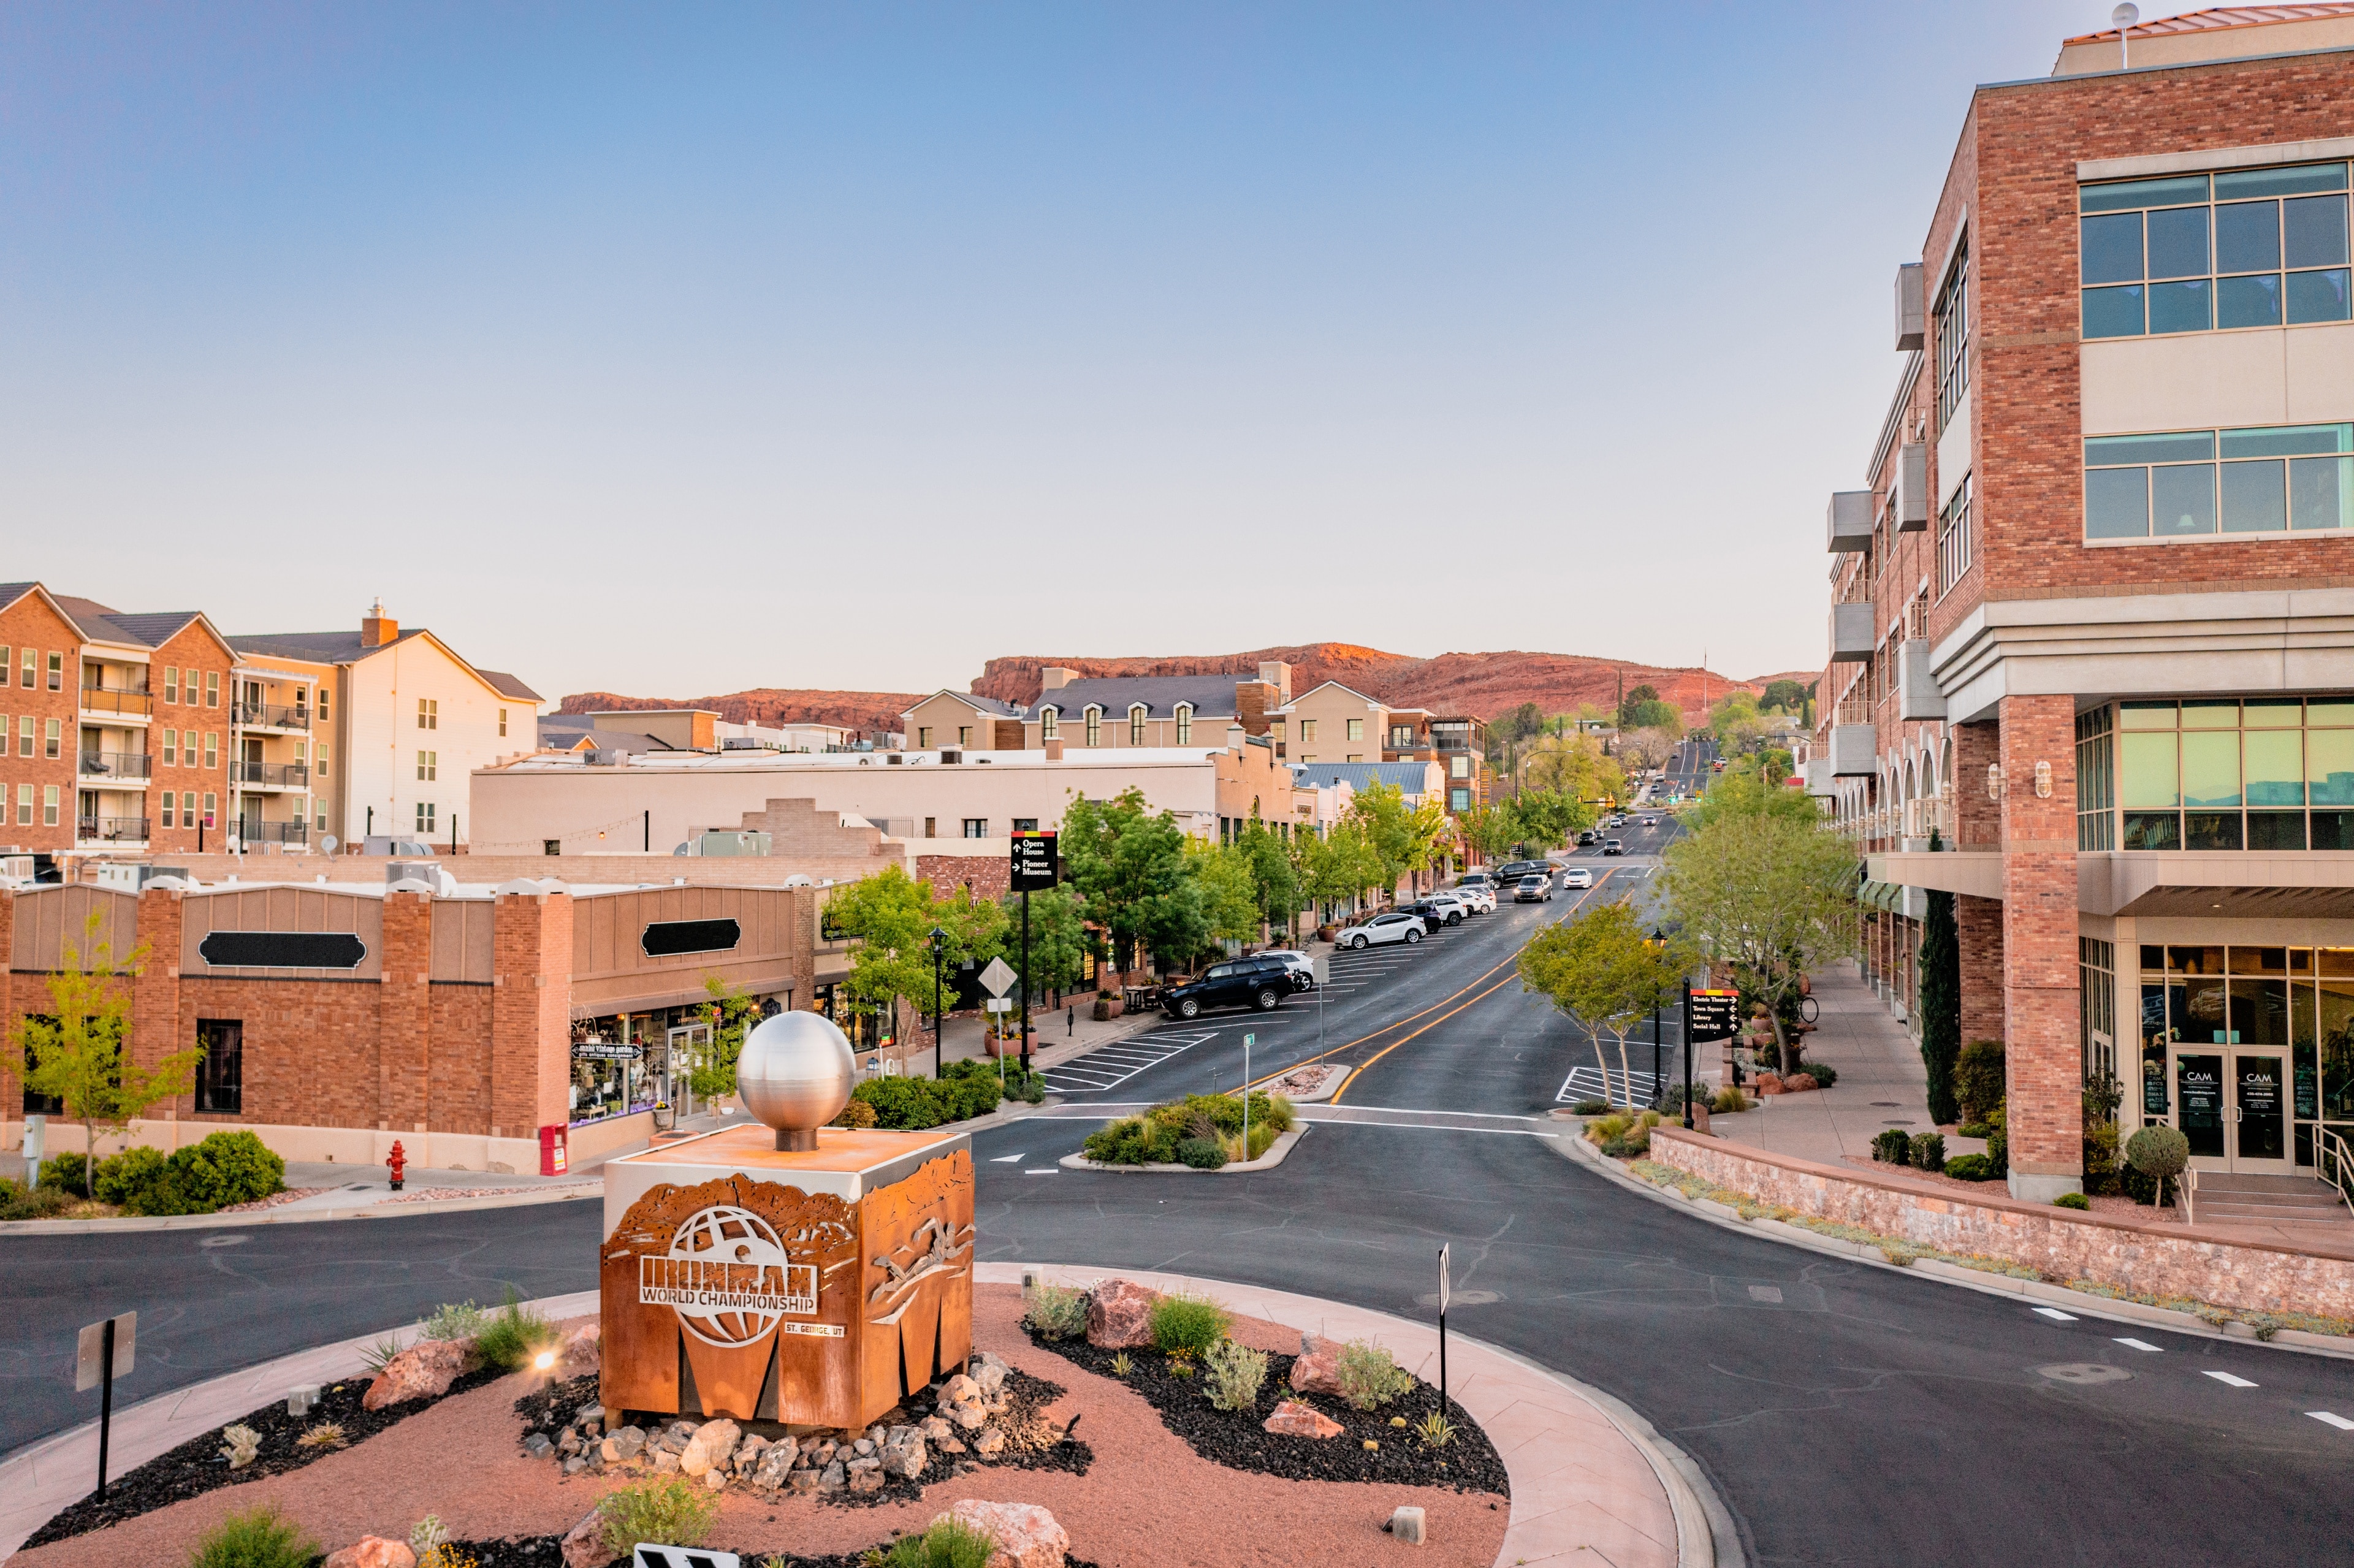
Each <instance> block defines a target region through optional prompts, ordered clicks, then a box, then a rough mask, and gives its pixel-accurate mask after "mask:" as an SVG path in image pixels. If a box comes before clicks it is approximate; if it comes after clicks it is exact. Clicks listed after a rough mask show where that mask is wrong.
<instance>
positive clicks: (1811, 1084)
mask: <svg viewBox="0 0 2354 1568" xmlns="http://www.w3.org/2000/svg"><path fill="white" fill-rule="evenodd" d="M1820 1087H1822V1086H1821V1085H1820V1084H1818V1083H1816V1082H1815V1075H1813V1074H1812V1073H1793V1074H1791V1075H1789V1076H1788V1077H1787V1078H1785V1079H1783V1080H1782V1092H1783V1093H1784V1094H1786V1095H1802V1094H1805V1093H1806V1092H1807V1091H1808V1089H1819V1088H1820Z"/></svg>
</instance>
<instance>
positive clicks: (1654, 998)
mask: <svg viewBox="0 0 2354 1568" xmlns="http://www.w3.org/2000/svg"><path fill="white" fill-rule="evenodd" d="M1651 941H1652V944H1653V945H1654V946H1656V947H1659V948H1665V947H1666V946H1667V945H1668V934H1667V933H1666V932H1665V931H1662V930H1660V929H1659V927H1657V926H1654V927H1651ZM1659 1099H1660V1094H1659V992H1658V991H1653V992H1652V993H1651V1103H1652V1104H1653V1105H1655V1106H1656V1105H1658V1104H1659Z"/></svg>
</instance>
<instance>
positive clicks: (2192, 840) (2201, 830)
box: [2182, 811, 2240, 850]
mask: <svg viewBox="0 0 2354 1568" xmlns="http://www.w3.org/2000/svg"><path fill="white" fill-rule="evenodd" d="M2182 847H2183V848H2184V849H2189V850H2236V849H2238V848H2239V847H2240V813H2239V812H2237V811H2185V812H2183V813H2182Z"/></svg>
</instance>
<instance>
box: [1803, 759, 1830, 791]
mask: <svg viewBox="0 0 2354 1568" xmlns="http://www.w3.org/2000/svg"><path fill="white" fill-rule="evenodd" d="M1806 779H1807V793H1808V794H1809V795H1815V796H1829V795H1832V794H1836V793H1837V792H1838V791H1837V789H1836V787H1835V786H1834V785H1833V784H1832V783H1831V764H1830V758H1827V757H1817V758H1808V762H1807V772H1806Z"/></svg>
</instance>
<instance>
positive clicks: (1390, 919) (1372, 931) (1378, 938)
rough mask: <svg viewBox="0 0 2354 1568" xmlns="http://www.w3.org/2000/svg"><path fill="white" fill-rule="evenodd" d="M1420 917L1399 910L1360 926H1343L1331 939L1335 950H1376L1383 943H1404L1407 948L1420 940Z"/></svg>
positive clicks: (1375, 917) (1378, 916)
mask: <svg viewBox="0 0 2354 1568" xmlns="http://www.w3.org/2000/svg"><path fill="white" fill-rule="evenodd" d="M1422 932H1423V924H1422V916H1419V915H1411V914H1408V913H1406V912H1405V911H1404V910H1401V909H1393V910H1391V911H1390V912H1389V913H1388V914H1386V915H1376V916H1373V918H1372V919H1370V920H1367V921H1365V922H1364V923H1363V924H1362V925H1357V926H1344V927H1341V930H1340V931H1339V932H1338V933H1337V934H1336V935H1335V936H1334V937H1333V938H1332V945H1333V946H1334V947H1336V948H1377V947H1380V946H1381V945H1382V944H1383V943H1384V942H1404V943H1405V944H1407V945H1408V946H1412V945H1413V944H1414V943H1416V942H1419V941H1421V940H1422Z"/></svg>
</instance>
